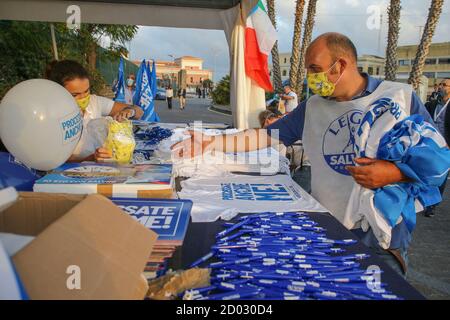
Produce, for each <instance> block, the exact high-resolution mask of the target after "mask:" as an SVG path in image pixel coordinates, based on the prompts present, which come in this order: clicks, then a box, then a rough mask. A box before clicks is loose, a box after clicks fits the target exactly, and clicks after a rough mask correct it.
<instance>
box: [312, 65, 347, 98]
mask: <svg viewBox="0 0 450 320" xmlns="http://www.w3.org/2000/svg"><path fill="white" fill-rule="evenodd" d="M336 63H337V61H336V62H335V63H333V65H332V66H331V67H330V68H329V69H328V70H327V71H324V72H317V73H308V74H307V76H306V79H307V81H308V87H309V88H310V89H311V91H312V92H313V93H314V94H317V95H319V96H321V97H329V96H331V95H332V94H333V92H334V89H335V88H336V84H337V83H338V82H339V80H340V79H341V77H342V75H343V74H344V73H342V74H341V75H340V76H339V78H338V79H337V81H336V82H335V83H333V82H331V81H330V80H329V79H328V75H327V74H328V71H330V70H331V69H332V68H333V67H334V65H335V64H336Z"/></svg>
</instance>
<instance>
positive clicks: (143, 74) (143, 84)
mask: <svg viewBox="0 0 450 320" xmlns="http://www.w3.org/2000/svg"><path fill="white" fill-rule="evenodd" d="M133 100H134V104H135V105H137V106H139V107H140V108H141V109H142V110H143V111H144V115H143V116H142V118H141V120H145V121H151V122H158V121H159V117H158V115H157V114H156V112H155V105H154V97H153V92H152V88H151V78H150V74H149V70H148V67H147V64H146V62H145V60H142V62H141V65H140V67H139V71H138V75H137V77H136V93H135V97H134V99H133Z"/></svg>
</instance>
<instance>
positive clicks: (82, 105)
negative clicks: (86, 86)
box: [76, 94, 91, 112]
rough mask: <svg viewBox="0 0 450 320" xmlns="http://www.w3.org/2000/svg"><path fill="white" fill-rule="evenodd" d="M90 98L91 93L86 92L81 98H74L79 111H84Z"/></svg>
mask: <svg viewBox="0 0 450 320" xmlns="http://www.w3.org/2000/svg"><path fill="white" fill-rule="evenodd" d="M90 100H91V95H90V94H88V95H87V96H86V97H84V98H81V99H76V102H77V104H78V106H79V107H80V109H81V111H83V112H84V111H85V110H86V108H87V106H88V105H89V101H90Z"/></svg>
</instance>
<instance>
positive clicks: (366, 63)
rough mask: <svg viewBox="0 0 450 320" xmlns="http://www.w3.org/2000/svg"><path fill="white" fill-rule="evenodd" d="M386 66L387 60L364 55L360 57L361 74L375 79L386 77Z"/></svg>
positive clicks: (359, 68) (359, 67)
mask: <svg viewBox="0 0 450 320" xmlns="http://www.w3.org/2000/svg"><path fill="white" fill-rule="evenodd" d="M384 64H385V59H384V58H383V57H379V56H375V55H370V54H363V55H362V56H360V57H358V70H359V72H364V73H367V74H369V75H371V76H374V77H384Z"/></svg>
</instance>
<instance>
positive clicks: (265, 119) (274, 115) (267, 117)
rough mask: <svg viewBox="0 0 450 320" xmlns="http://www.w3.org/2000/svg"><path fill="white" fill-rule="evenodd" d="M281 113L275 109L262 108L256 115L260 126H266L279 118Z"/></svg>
mask: <svg viewBox="0 0 450 320" xmlns="http://www.w3.org/2000/svg"><path fill="white" fill-rule="evenodd" d="M282 116H283V115H282V114H281V113H280V112H278V111H276V112H272V111H271V110H264V111H261V113H260V114H259V115H258V120H259V124H260V125H261V128H267V127H268V126H269V125H271V124H272V123H274V122H275V121H277V120H278V119H280V118H281V117H282Z"/></svg>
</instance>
